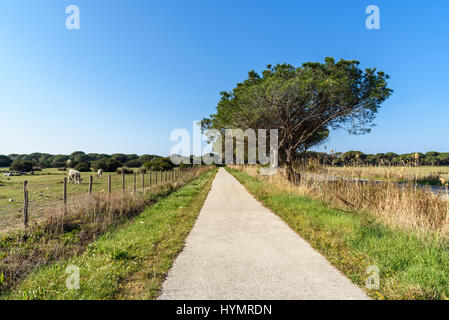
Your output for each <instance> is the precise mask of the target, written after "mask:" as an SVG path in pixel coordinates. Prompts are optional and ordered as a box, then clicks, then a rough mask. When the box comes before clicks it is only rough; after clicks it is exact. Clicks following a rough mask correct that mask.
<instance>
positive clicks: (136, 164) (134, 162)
mask: <svg viewBox="0 0 449 320" xmlns="http://www.w3.org/2000/svg"><path fill="white" fill-rule="evenodd" d="M126 166H127V167H128V168H139V167H140V166H142V161H141V160H139V159H134V160H129V161H128V162H127V163H126Z"/></svg>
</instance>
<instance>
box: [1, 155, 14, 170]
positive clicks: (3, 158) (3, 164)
mask: <svg viewBox="0 0 449 320" xmlns="http://www.w3.org/2000/svg"><path fill="white" fill-rule="evenodd" d="M11 163H12V160H11V159H10V158H9V157H7V156H3V155H0V168H1V167H9V166H10V165H11Z"/></svg>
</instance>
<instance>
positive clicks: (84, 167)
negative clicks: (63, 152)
mask: <svg viewBox="0 0 449 320" xmlns="http://www.w3.org/2000/svg"><path fill="white" fill-rule="evenodd" d="M75 170H78V171H79V172H90V171H91V170H90V164H89V163H87V162H81V163H78V164H77V165H76V166H75Z"/></svg>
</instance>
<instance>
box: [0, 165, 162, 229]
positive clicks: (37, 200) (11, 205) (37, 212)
mask: <svg viewBox="0 0 449 320" xmlns="http://www.w3.org/2000/svg"><path fill="white" fill-rule="evenodd" d="M109 174H110V175H111V178H112V179H111V188H112V191H120V190H122V176H121V175H120V174H117V173H115V172H105V173H104V174H103V177H102V178H97V177H96V174H95V173H94V172H83V173H81V177H82V179H83V181H82V183H81V184H80V185H75V184H68V185H67V197H68V201H70V200H74V199H76V197H77V196H79V195H84V194H87V192H88V189H89V176H90V175H92V176H93V185H92V192H94V193H95V192H97V193H105V192H107V191H108V175H109ZM149 174H150V173H146V174H145V175H144V183H145V187H148V186H149ZM151 174H152V182H153V184H154V181H155V178H156V175H158V181H159V182H160V180H161V176H160V174H159V173H156V172H152V173H151ZM66 176H67V171H58V170H57V169H44V170H42V171H36V172H35V174H34V175H22V176H12V177H4V176H3V174H1V176H0V230H4V229H7V228H10V227H12V226H16V225H20V224H21V223H22V220H23V201H24V200H23V197H24V196H23V182H24V181H25V180H27V181H28V190H29V191H28V194H29V214H30V221H35V220H37V219H39V218H41V217H42V215H43V214H44V212H45V210H46V209H47V208H48V207H52V206H54V205H56V204H61V203H62V198H63V180H64V177H66ZM125 188H126V190H127V191H128V192H132V191H133V188H134V177H133V175H132V174H128V175H125ZM137 189H138V190H141V189H142V176H141V175H140V174H138V175H137Z"/></svg>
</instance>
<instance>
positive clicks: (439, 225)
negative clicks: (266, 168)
mask: <svg viewBox="0 0 449 320" xmlns="http://www.w3.org/2000/svg"><path fill="white" fill-rule="evenodd" d="M232 168H234V169H237V170H240V171H243V172H245V173H247V174H250V175H251V176H253V177H256V178H257V179H259V180H263V181H266V182H267V183H269V184H270V185H271V186H274V187H275V188H277V189H278V190H279V191H281V192H289V193H294V194H298V195H301V196H306V197H310V198H313V199H318V200H321V201H323V202H324V203H325V204H326V205H328V206H330V207H332V208H336V209H339V210H343V211H348V212H354V213H357V214H359V215H362V216H364V217H365V218H366V219H367V220H368V221H374V220H375V221H378V222H381V223H383V224H385V225H387V226H390V227H394V228H401V229H404V230H410V231H413V232H417V233H419V234H423V235H428V234H429V233H431V234H435V235H438V236H443V237H444V238H448V237H449V201H447V200H445V199H443V198H442V197H441V196H440V195H438V194H434V193H431V192H430V191H429V190H427V189H426V188H418V187H416V185H414V184H412V183H406V184H404V185H400V186H399V185H397V184H393V183H387V182H385V183H382V182H380V183H369V182H368V183H366V182H365V183H362V182H353V181H346V180H343V179H341V180H337V181H326V180H324V181H318V180H314V179H311V178H302V179H301V182H300V184H299V185H298V186H296V185H293V184H292V183H290V182H289V181H288V180H287V179H286V178H285V176H284V175H283V173H282V172H283V170H282V169H280V170H279V171H278V173H277V174H275V175H273V176H261V175H259V168H258V167H257V166H232ZM446 192H447V190H446Z"/></svg>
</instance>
